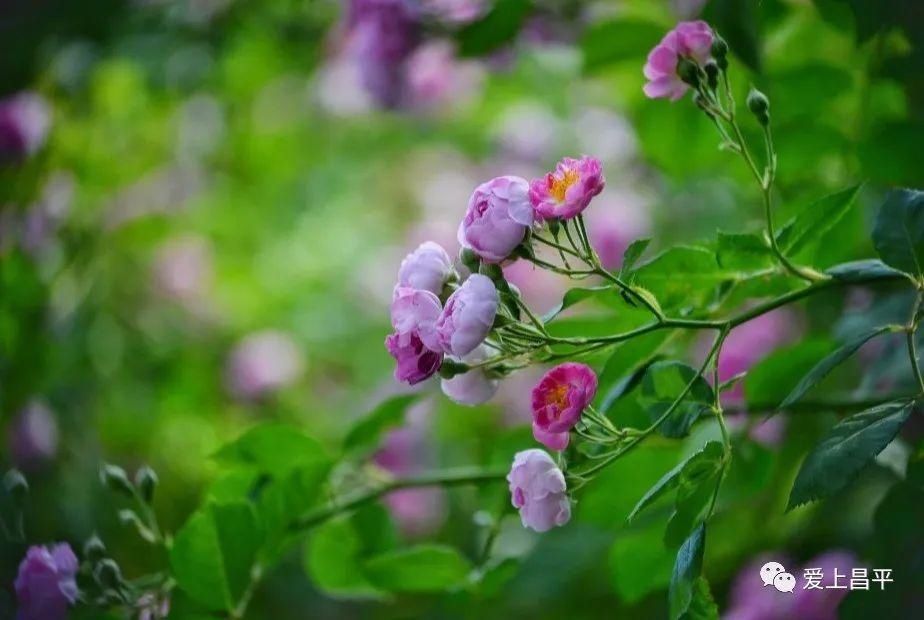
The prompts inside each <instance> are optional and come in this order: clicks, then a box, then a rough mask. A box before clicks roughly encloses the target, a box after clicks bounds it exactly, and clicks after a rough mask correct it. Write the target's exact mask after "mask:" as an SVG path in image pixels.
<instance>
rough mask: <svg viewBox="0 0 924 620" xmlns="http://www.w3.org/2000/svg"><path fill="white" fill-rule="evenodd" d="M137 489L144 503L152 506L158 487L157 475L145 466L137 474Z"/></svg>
mask: <svg viewBox="0 0 924 620" xmlns="http://www.w3.org/2000/svg"><path fill="white" fill-rule="evenodd" d="M135 487H137V489H138V491H139V492H140V493H141V497H142V498H143V499H144V501H145V502H147V503H148V504H150V503H151V500H152V499H154V489H155V488H156V487H157V474H156V473H155V472H154V470H153V469H151V468H150V467H148V466H147V465H145V466H144V467H142V468H141V469H139V470H138V471H137V472H136V473H135Z"/></svg>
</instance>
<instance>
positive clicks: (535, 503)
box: [507, 449, 571, 532]
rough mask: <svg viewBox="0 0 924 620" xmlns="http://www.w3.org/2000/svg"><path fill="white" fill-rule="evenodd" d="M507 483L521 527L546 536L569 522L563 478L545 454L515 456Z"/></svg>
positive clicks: (535, 452)
mask: <svg viewBox="0 0 924 620" xmlns="http://www.w3.org/2000/svg"><path fill="white" fill-rule="evenodd" d="M507 482H509V483H510V496H511V500H512V502H513V506H514V507H515V508H517V509H518V510H519V511H520V520H521V521H522V522H523V526H524V527H528V528H531V529H533V530H535V531H537V532H546V531H548V530H550V529H552V528H553V527H555V526H562V525H564V524H565V523H567V522H568V521H569V520H570V519H571V502H570V500H569V499H568V494H567V488H566V484H565V476H564V474H562V472H561V470H560V469H559V468H558V466H557V465H555V461H553V460H552V457H550V456H549V455H548V454H547V453H546V452H544V451H542V450H535V449H534V450H524V451H523V452H517V454H516V455H515V456H514V457H513V465H512V466H511V468H510V473H509V474H507Z"/></svg>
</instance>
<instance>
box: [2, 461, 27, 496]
mask: <svg viewBox="0 0 924 620" xmlns="http://www.w3.org/2000/svg"><path fill="white" fill-rule="evenodd" d="M3 488H4V489H5V490H6V492H7V493H9V494H10V497H12V498H13V500H14V501H15V502H16V503H22V501H23V500H24V499H26V495H28V494H29V483H28V482H27V481H26V477H25V476H23V475H22V472H21V471H19V470H18V469H11V470H9V471H8V472H6V475H4V476H3Z"/></svg>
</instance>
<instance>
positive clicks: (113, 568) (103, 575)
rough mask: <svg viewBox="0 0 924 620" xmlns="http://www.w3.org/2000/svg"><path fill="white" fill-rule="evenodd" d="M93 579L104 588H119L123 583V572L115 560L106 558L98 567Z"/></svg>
mask: <svg viewBox="0 0 924 620" xmlns="http://www.w3.org/2000/svg"><path fill="white" fill-rule="evenodd" d="M93 578H94V579H95V580H96V583H98V584H99V585H100V586H102V587H103V588H117V587H118V586H119V584H121V583H122V571H121V570H120V569H119V565H118V564H116V562H115V560H113V559H112V558H105V559H103V560H100V561H99V563H98V564H97V565H96V570H94V571H93Z"/></svg>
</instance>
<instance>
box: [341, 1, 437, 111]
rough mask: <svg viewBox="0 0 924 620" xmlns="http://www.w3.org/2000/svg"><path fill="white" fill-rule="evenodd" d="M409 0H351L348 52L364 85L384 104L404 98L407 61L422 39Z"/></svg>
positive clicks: (395, 104)
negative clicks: (357, 68) (358, 70)
mask: <svg viewBox="0 0 924 620" xmlns="http://www.w3.org/2000/svg"><path fill="white" fill-rule="evenodd" d="M417 13H418V11H417V10H416V9H415V7H414V4H413V3H411V2H410V1H408V0H352V1H351V2H350V3H349V7H348V11H347V28H348V34H347V37H348V43H347V47H348V49H349V53H351V55H352V56H353V58H354V59H355V61H356V63H357V66H358V67H359V69H360V72H361V76H362V80H363V85H364V86H365V87H366V89H367V90H368V91H369V93H370V94H371V95H372V96H373V97H374V98H375V100H376V101H377V102H378V103H379V104H380V105H382V106H384V107H390V108H393V107H397V106H398V105H400V104H401V102H402V100H403V98H404V82H405V61H406V60H407V58H408V57H409V56H410V54H411V53H412V52H413V50H414V48H415V47H416V46H417V42H418V40H419V25H420V24H419V21H418V20H419V16H418V14H417Z"/></svg>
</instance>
